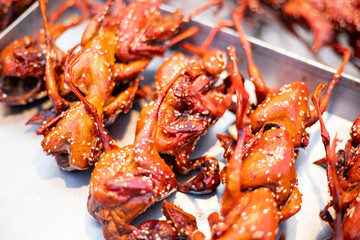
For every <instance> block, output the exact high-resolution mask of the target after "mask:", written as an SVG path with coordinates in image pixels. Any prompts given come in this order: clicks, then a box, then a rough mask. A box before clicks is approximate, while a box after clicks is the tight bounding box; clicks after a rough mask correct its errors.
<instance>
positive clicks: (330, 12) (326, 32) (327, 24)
mask: <svg viewBox="0 0 360 240" xmlns="http://www.w3.org/2000/svg"><path fill="white" fill-rule="evenodd" d="M238 2H239V3H240V4H241V5H242V8H243V10H245V9H249V10H251V11H258V12H261V11H260V9H261V4H260V2H264V3H266V4H269V5H271V6H272V7H274V8H278V9H281V11H282V13H284V14H285V15H287V16H290V17H292V18H294V19H301V20H304V21H305V23H306V24H307V25H308V26H309V28H310V30H311V32H312V33H313V34H314V40H313V44H312V50H313V51H314V52H316V51H318V50H319V49H321V48H322V47H323V46H325V45H328V44H330V43H333V42H335V39H334V38H335V36H336V34H337V33H338V32H341V31H346V32H348V33H350V35H351V36H352V37H351V41H352V40H354V38H355V39H356V38H357V37H356V36H357V35H358V33H359V30H360V11H359V5H358V2H357V1H351V0H337V1H333V0H271V1H269V0H264V1H259V0H238ZM353 35H354V36H353ZM354 49H355V52H358V49H359V46H357V45H356V43H354ZM357 56H358V55H357Z"/></svg>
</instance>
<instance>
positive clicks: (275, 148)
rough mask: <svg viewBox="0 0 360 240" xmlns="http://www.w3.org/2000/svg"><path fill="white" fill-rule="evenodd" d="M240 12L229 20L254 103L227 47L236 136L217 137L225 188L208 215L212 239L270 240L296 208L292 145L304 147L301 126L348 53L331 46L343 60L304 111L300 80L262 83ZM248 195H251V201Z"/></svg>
mask: <svg viewBox="0 0 360 240" xmlns="http://www.w3.org/2000/svg"><path fill="white" fill-rule="evenodd" d="M242 14H243V9H241V8H238V9H237V10H236V11H235V12H234V14H233V20H234V24H235V27H236V29H237V30H238V33H239V37H240V41H241V44H242V46H243V48H244V50H245V54H246V57H247V59H248V73H249V77H250V79H251V80H252V81H253V83H254V85H255V90H256V93H257V94H256V95H257V97H258V102H259V103H258V105H257V106H255V107H252V109H251V110H250V105H249V104H248V97H247V96H248V94H247V93H246V91H245V89H244V87H243V82H242V81H243V80H242V78H241V76H240V74H239V72H238V69H237V66H236V53H235V51H234V49H232V48H231V49H230V50H229V54H230V56H231V58H232V59H233V64H232V65H233V70H232V71H231V74H230V76H231V79H232V82H233V84H236V86H237V89H236V90H237V99H238V101H237V111H236V127H237V140H236V143H234V141H233V140H231V139H230V138H229V137H226V136H220V137H219V140H220V141H221V143H222V145H223V146H224V147H226V148H227V149H225V154H224V157H225V159H226V160H227V166H226V168H225V169H224V170H223V173H222V180H223V182H224V184H225V192H224V195H223V198H222V199H221V204H222V208H221V212H220V214H218V213H213V214H212V215H210V217H209V222H210V226H211V229H212V238H213V239H254V238H261V239H276V234H277V231H278V230H277V229H278V228H277V226H278V223H279V222H280V221H283V220H285V219H287V218H289V217H291V216H293V215H294V214H296V213H297V212H298V211H299V210H300V207H301V194H300V192H299V190H298V188H297V186H296V185H297V176H296V172H295V159H296V153H295V149H297V148H299V147H305V146H306V145H307V143H308V134H307V133H306V128H307V127H309V126H311V125H312V124H314V123H315V122H316V121H317V119H318V116H320V115H321V114H322V113H323V112H324V110H325V109H326V107H327V104H328V102H329V98H330V94H331V92H332V89H333V88H334V86H335V85H336V84H337V83H338V81H339V78H340V74H341V72H342V69H343V67H344V65H345V64H346V63H347V61H348V60H349V58H350V51H349V50H348V49H346V48H344V47H341V46H335V47H334V48H335V49H336V50H338V51H339V52H341V53H342V54H343V55H344V61H343V63H342V64H341V66H340V67H339V69H338V71H337V73H335V75H334V76H333V78H332V79H331V81H330V85H329V88H328V89H327V91H326V93H325V95H324V96H323V97H322V98H321V100H319V102H320V103H319V108H318V111H317V112H315V111H310V110H309V105H308V101H307V96H308V89H307V87H306V86H305V85H304V84H303V83H301V82H293V83H290V84H288V85H285V86H283V87H282V88H280V89H278V90H270V89H269V88H268V87H266V85H265V83H264V81H263V78H262V76H261V74H260V71H259V70H258V69H257V67H256V65H255V63H254V61H253V59H252V54H251V46H250V44H249V42H248V40H247V39H246V36H245V33H244V31H243V29H242V27H241V25H240V22H241V21H242ZM258 84H259V86H257V85H258ZM259 99H260V100H259ZM319 99H320V97H319ZM254 108H255V109H254ZM245 142H246V144H245ZM260 195H262V197H260ZM253 196H257V197H256V198H254V199H253V198H252V197H253ZM243 198H244V200H243ZM245 199H246V200H245ZM255 199H256V200H255ZM255 202H256V203H255ZM270 203H271V204H270ZM254 219H256V220H254ZM233 226H235V227H233ZM241 226H243V227H242V228H241Z"/></svg>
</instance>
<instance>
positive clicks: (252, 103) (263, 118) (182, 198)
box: [0, 0, 360, 239]
mask: <svg viewBox="0 0 360 240" xmlns="http://www.w3.org/2000/svg"><path fill="white" fill-rule="evenodd" d="M38 3H39V7H38V9H37V11H36V12H32V13H29V16H24V19H29V21H30V19H33V20H31V21H38V22H41V23H42V24H41V25H42V26H43V29H41V30H40V29H34V32H33V35H29V36H24V34H23V33H22V32H21V31H18V32H16V28H14V29H13V30H12V32H10V33H9V35H8V39H9V38H10V39H12V41H10V42H6V43H5V42H2V44H3V46H4V48H3V50H2V52H1V58H0V60H1V61H0V64H1V71H2V80H1V82H0V93H1V94H0V95H1V96H0V101H1V103H0V113H1V118H0V119H1V122H0V129H1V131H2V132H3V134H2V139H0V141H2V142H4V157H3V158H4V160H3V165H2V166H3V167H2V169H3V172H4V174H3V175H2V176H0V180H1V181H2V182H4V183H6V184H4V185H3V186H1V187H0V192H2V198H1V200H0V206H8V207H7V208H2V210H3V213H4V216H6V218H8V219H9V220H8V221H4V220H1V221H0V225H2V226H3V227H2V228H1V229H4V230H0V231H3V233H1V232H0V234H1V235H2V236H4V239H18V238H21V236H22V235H26V236H27V237H29V238H30V239H32V238H34V239H49V238H51V237H52V238H55V239H64V238H65V239H72V238H75V239H84V238H85V239H104V238H105V239H230V238H234V239H239V238H245V239H276V238H278V237H281V238H282V237H284V236H286V238H289V239H301V237H306V238H307V239H315V238H326V237H330V236H331V235H332V229H333V230H334V232H335V236H338V235H339V233H338V232H339V230H338V229H340V228H341V227H340V225H338V223H337V221H339V220H338V219H339V217H338V216H339V215H340V214H342V215H344V216H348V215H349V213H345V212H344V211H343V210H341V211H342V212H341V211H340V210H339V207H338V202H339V200H338V199H339V198H338V196H337V195H335V194H334V190H333V189H334V187H333V185H332V184H331V182H332V181H331V180H329V182H330V196H329V195H328V194H327V179H326V174H325V170H324V169H322V168H321V167H319V166H318V165H315V164H312V162H314V161H315V160H316V158H315V156H320V155H321V153H322V152H321V151H319V150H318V149H319V145H321V142H319V139H320V137H319V136H320V135H319V132H320V129H319V128H316V124H315V123H316V122H317V121H318V118H320V120H321V125H322V127H321V129H322V130H323V129H324V127H323V125H324V123H323V119H322V118H321V115H322V114H323V113H324V112H325V114H324V117H325V116H330V118H329V119H330V120H331V119H334V121H335V122H336V123H337V124H338V123H339V122H341V123H344V124H345V125H346V124H349V123H350V122H348V121H347V120H346V119H350V118H351V116H352V115H354V114H358V113H355V112H356V109H357V108H356V107H354V106H357V104H359V103H358V102H359V100H360V98H358V97H356V96H359V92H358V91H357V90H359V88H360V87H359V86H360V85H359V82H358V79H356V78H354V77H352V76H350V75H346V74H343V76H342V73H343V71H344V67H345V65H346V64H347V62H348V61H349V59H350V56H351V52H350V51H349V50H348V49H347V48H346V47H343V46H341V45H335V46H333V49H334V51H336V52H338V53H340V55H342V56H343V60H342V62H339V63H338V66H339V67H338V70H337V71H333V72H332V71H329V70H328V69H323V68H321V67H319V66H314V65H311V64H309V63H307V62H304V61H302V60H299V59H294V58H292V57H289V56H286V55H283V54H281V53H280V51H277V50H276V48H267V47H265V46H262V45H261V44H259V43H256V41H249V38H248V36H247V35H246V34H245V32H244V30H243V28H242V26H241V24H242V22H243V20H244V19H243V16H244V15H243V14H244V8H243V6H244V5H243V6H240V7H238V8H237V9H236V10H235V9H231V10H229V9H228V8H227V7H226V1H225V0H223V1H220V0H209V1H201V3H200V2H199V3H197V4H199V6H195V5H196V4H195V5H194V6H184V7H185V10H184V9H180V8H176V9H172V8H171V7H169V5H170V6H171V1H170V2H166V3H163V2H162V1H152V0H148V1H147V0H146V1H145V0H137V1H130V2H125V1H121V0H109V1H106V2H101V1H90V0H84V1H73V0H65V1H61V2H57V3H56V2H53V1H49V2H47V1H45V0H39V2H38ZM253 3H257V2H256V1H254V2H253ZM52 4H54V6H57V7H52V6H51V5H52ZM167 4H169V5H167ZM249 4H250V1H249ZM175 5H176V4H175ZM249 6H250V5H249ZM221 7H223V8H221ZM48 9H51V10H50V11H49V10H48ZM224 10H225V11H227V12H228V14H229V16H232V18H230V19H226V17H225V18H222V17H220V16H223V13H221V11H224ZM218 13H220V14H219V17H216V16H217V15H216V14H218ZM207 15H214V16H215V17H214V19H216V21H214V22H212V23H211V24H206V23H205V22H206V21H205V20H204V22H202V20H201V19H202V18H205V19H206V16H207ZM22 25H26V22H22V23H20V24H19V29H21V28H20V26H22ZM79 29H81V31H80V30H79ZM69 34H70V35H69ZM75 36H76V39H77V40H75V41H74V44H73V45H72V46H70V47H64V46H65V45H66V44H65V43H67V42H69V40H70V39H71V40H73V38H75ZM0 41H1V39H0ZM4 41H5V40H4ZM247 76H248V77H247ZM324 82H329V85H328V88H327V90H326V91H325V92H324V94H323V96H322V97H320V95H319V94H320V93H321V91H322V90H323V88H324V86H325V85H323V84H322V83H324ZM319 84H320V85H319ZM318 85H319V86H320V87H318V89H319V88H321V90H317V91H315V94H316V96H317V98H318V102H317V103H316V104H318V105H319V106H317V107H316V108H315V109H313V108H312V107H311V106H310V105H309V102H308V96H309V95H311V94H312V92H313V91H314V89H315V87H316V86H318ZM152 89H153V90H152ZM342 94H344V96H341V95H342ZM314 96H315V95H314ZM334 99H335V100H334ZM349 99H351V103H350V104H348V102H347V101H348V100H349ZM316 104H315V105H316ZM344 106H348V107H351V108H352V109H353V111H347V108H346V107H344ZM326 111H328V112H326ZM331 114H333V115H334V116H333V117H331ZM338 116H340V117H338ZM338 118H340V119H338ZM234 123H235V126H236V133H235V134H233V133H232V132H231V131H230V133H231V134H230V135H231V136H228V135H227V134H228V128H229V127H230V126H231V125H232V124H234ZM355 125H356V124H355ZM356 126H357V125H356ZM310 127H311V128H310ZM22 129H26V130H24V131H23V130H22ZM309 129H310V130H309ZM309 131H310V133H309ZM353 132H355V135H356V134H357V133H358V132H357V130H356V129H355V130H353ZM344 134H345V133H344ZM353 135H354V134H353ZM355 135H354V136H353V137H352V140H351V141H350V143H348V145H347V146H348V147H347V150H346V152H345V153H339V154H338V156H339V159H344V158H346V159H348V160H346V161H345V160H344V161H345V162H346V163H344V164H346V166H350V165H351V166H352V165H354V164H356V159H355V158H356V156H357V155H358V150H356V146H355V145H354V143H355V141H356V136H357V135H356V136H355ZM309 136H310V138H309ZM313 136H315V138H314V140H312V139H313ZM5 139H9V140H11V141H5ZM15 139H18V140H15ZM14 143H16V144H17V145H18V146H22V149H24V150H23V151H11V153H10V152H9V151H10V149H12V147H11V146H12V145H13V144H14ZM350 146H351V147H350ZM350 148H351V149H350ZM341 154H343V155H341ZM327 155H329V153H328V151H327ZM333 155H334V154H333ZM341 156H343V157H341ZM318 158H320V157H318ZM29 159H30V160H29ZM31 159H33V160H31ZM54 159H55V161H54ZM329 162H330V161H329ZM11 165H13V166H12V167H10V166H11ZM16 169H17V170H18V172H16ZM329 169H331V167H328V170H327V171H328V177H329V175H331V174H329V172H330V171H329ZM314 171H315V172H316V173H317V174H314ZM346 171H347V170H346ZM350 171H351V170H349V173H350ZM319 173H322V174H319ZM332 174H333V173H332ZM346 174H348V172H346V173H345V172H344V173H343V175H342V176H341V177H340V178H339V180H337V181H339V182H341V181H342V182H341V184H343V185H344V184H345V185H346V184H347V185H346V186H348V185H349V184H350V182H349V181H351V180H349V179H347V177H348V176H347V175H346ZM355 175H356V173H355V174H354V176H355ZM349 176H350V174H349ZM313 178H316V180H314V179H313ZM331 178H332V179H334V178H335V177H334V175H331ZM309 179H310V180H313V181H312V182H305V183H304V180H305V181H307V180H309ZM329 179H330V178H329ZM318 181H320V182H318ZM343 185H341V191H343V192H347V191H348V190H349V189H348V188H346V189H345V188H344V186H343ZM349 188H350V187H349ZM317 189H321V191H319V190H317ZM335 189H337V190H336V191H339V189H340V185H336V184H335ZM331 198H332V199H333V200H332V201H331V202H330V203H329V204H328V205H326V204H327V202H328V199H331ZM309 199H311V200H310V202H314V201H316V202H318V203H319V206H314V205H313V204H309ZM24 200H26V201H28V202H29V203H30V204H28V205H27V206H26V205H25V204H24ZM351 204H353V203H350V205H351ZM331 206H333V208H334V209H335V213H336V214H335V215H336V217H334V215H332V213H330V212H329V211H328V209H329V208H330V207H331ZM342 206H345V205H342ZM160 208H161V209H160ZM349 208H350V207H349ZM317 209H319V211H317ZM320 209H324V210H323V211H322V214H321V218H320V217H319V216H318V212H320ZM20 212H21V214H20V216H19V219H21V220H20V221H24V222H26V224H25V227H24V228H23V229H22V230H21V231H14V227H13V226H14V225H13V224H14V221H15V218H14V216H17V215H19V213H20ZM10 213H12V214H10ZM55 216H56V217H55ZM314 216H315V217H314ZM49 218H51V220H48V221H47V220H45V219H49ZM304 218H305V219H306V218H310V219H311V220H310V221H308V222H306V221H304ZM345 218H346V217H345ZM322 219H323V220H326V221H327V222H328V223H329V226H330V227H328V226H327V225H326V224H325V223H323V222H322ZM333 219H334V220H333ZM345 222H346V221H345V220H344V226H345V225H346V224H351V223H348V222H350V221H348V222H346V224H345ZM265 223H266V224H265ZM35 226H37V227H35ZM65 226H67V228H66V227H65ZM309 226H312V227H313V228H309ZM64 227H65V228H64ZM302 231H304V232H302ZM344 232H346V231H345V230H344ZM348 232H349V231H348ZM300 233H301V234H300ZM302 233H304V234H305V235H303V234H302Z"/></svg>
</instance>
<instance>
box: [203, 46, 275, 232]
mask: <svg viewBox="0 0 360 240" xmlns="http://www.w3.org/2000/svg"><path fill="white" fill-rule="evenodd" d="M229 54H230V56H231V58H232V59H233V62H234V64H233V66H234V69H233V70H232V72H231V75H230V76H231V79H232V81H234V84H236V85H237V89H236V94H237V99H238V101H237V108H236V117H237V119H236V126H237V132H238V138H237V142H236V146H235V148H234V150H233V153H232V154H231V156H230V158H229V159H228V162H227V166H226V169H225V174H224V175H225V181H224V182H225V191H224V195H223V197H222V198H221V211H220V213H217V212H214V213H212V214H211V215H210V216H209V218H208V220H209V224H210V227H211V237H212V239H275V237H276V234H277V231H278V226H277V225H278V222H279V215H280V213H279V210H278V207H277V203H276V200H275V195H274V194H273V193H272V192H271V191H270V190H269V188H266V187H261V186H260V187H259V188H257V189H254V190H252V189H251V188H247V189H246V186H245V185H243V184H246V183H244V179H245V178H243V172H244V171H247V167H246V166H245V165H246V164H248V163H246V160H243V159H244V157H245V155H246V148H245V140H246V138H247V136H246V135H248V134H249V133H248V132H247V131H248V127H247V125H248V124H249V122H248V121H246V118H245V113H246V111H247V109H248V96H249V95H248V93H247V92H246V91H245V89H244V86H243V83H242V79H241V76H240V74H239V72H238V70H237V67H236V53H235V49H234V48H232V49H230V50H229ZM269 131H270V130H269ZM245 169H246V170H245ZM257 177H258V176H257V175H256V173H254V175H253V176H251V177H250V178H251V179H246V181H247V182H248V183H249V182H250V181H249V180H252V179H255V181H256V180H257ZM260 177H261V176H260ZM242 189H246V190H245V191H243V190H242ZM260 199H261V200H260Z"/></svg>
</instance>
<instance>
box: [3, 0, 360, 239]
mask: <svg viewBox="0 0 360 240" xmlns="http://www.w3.org/2000/svg"><path fill="white" fill-rule="evenodd" d="M50 3H51V5H52V6H51V7H49V10H50V11H51V9H55V8H56V5H57V4H60V3H61V1H50ZM169 4H170V5H175V4H179V2H174V1H170V2H169ZM191 6H192V7H195V6H194V5H191ZM163 8H164V10H166V11H171V9H172V8H171V7H169V6H166V5H164V6H163ZM214 19H215V17H212V16H211V10H209V11H206V12H204V13H203V14H201V15H200V16H199V17H196V18H195V19H194V20H193V21H191V23H190V25H196V26H199V27H200V33H199V34H198V35H197V36H195V37H194V38H192V39H191V41H192V42H193V43H194V44H199V43H201V42H202V40H203V38H204V37H205V36H206V35H207V33H208V31H209V29H210V28H211V26H212V25H213V24H214V22H213V21H214ZM29 26H31V28H30V27H29ZM41 26H42V20H41V18H40V13H39V10H38V9H37V7H36V4H35V5H34V6H33V8H32V9H31V10H29V11H27V12H26V13H25V14H23V15H22V17H21V19H19V20H18V21H17V22H16V24H15V25H12V27H11V28H9V29H8V31H7V33H6V34H2V35H0V47H3V46H4V45H5V44H7V43H8V42H9V41H12V40H14V39H16V38H19V37H21V36H22V35H24V34H29V33H30V32H32V31H35V30H36V29H38V28H39V27H41ZM82 27H84V25H83V26H82ZM80 33H81V31H79V30H72V31H68V32H66V33H65V35H64V36H63V37H62V38H60V39H58V41H57V44H58V45H59V46H62V47H64V48H67V47H70V46H69V45H71V43H69V39H72V40H74V41H75V42H76V38H77V39H79V38H80ZM250 40H251V41H252V43H253V46H254V48H253V49H254V53H253V54H254V60H255V62H256V64H257V65H258V67H259V68H260V71H261V72H262V74H263V77H264V78H265V80H266V83H267V84H268V85H269V86H271V87H279V86H281V85H283V84H285V83H288V82H291V81H297V80H302V81H305V82H306V84H307V85H308V87H309V89H310V92H312V91H313V90H314V89H315V86H316V85H317V84H318V83H320V82H325V81H328V80H329V79H331V77H332V74H333V72H334V71H335V70H334V69H333V68H331V67H327V66H324V65H322V64H319V63H317V62H315V61H313V60H309V59H306V58H304V57H300V56H297V55H295V54H293V53H290V52H287V51H285V50H281V49H279V48H276V47H274V46H271V45H269V44H266V43H265V42H262V41H259V40H257V39H253V38H251V39H250ZM213 45H216V46H219V47H221V48H223V49H225V48H226V47H227V46H228V45H235V46H237V47H238V54H239V57H240V64H239V66H240V69H241V71H242V72H244V73H245V72H246V66H245V57H244V55H243V52H242V50H241V47H239V41H238V38H237V36H236V33H235V32H234V31H232V30H225V31H222V32H221V33H220V34H219V35H217V37H216V39H215V41H214V43H213ZM177 50H178V49H172V50H170V51H169V52H168V55H169V54H171V53H172V52H174V51H177ZM162 60H163V59H162V58H156V59H154V61H153V62H152V64H151V65H150V66H149V68H148V69H147V70H146V71H145V72H144V77H145V80H146V81H149V82H151V81H153V78H154V74H155V72H156V69H157V66H159V64H160V63H161V62H162ZM338 64H340V62H339V63H338ZM39 105H40V103H33V104H30V105H28V106H23V107H9V106H6V105H5V104H2V103H0V133H1V134H0V143H1V144H2V148H1V149H2V157H1V165H0V170H1V174H0V182H1V184H0V213H1V218H0V236H1V239H6V240H10V239H11V240H12V239H36V240H39V239H92V240H95V239H103V236H102V230H101V228H100V225H99V224H98V223H97V221H96V220H95V219H93V218H92V217H91V216H90V215H89V213H88V212H87V209H86V201H87V195H88V182H89V179H90V175H91V170H87V171H84V172H64V171H62V170H60V169H59V168H58V167H57V165H56V163H55V160H54V159H53V158H52V157H48V156H46V155H45V154H44V152H43V151H42V148H41V146H40V141H41V140H42V137H40V136H36V135H35V131H36V127H35V126H26V125H25V123H26V121H27V120H28V119H29V118H30V117H32V116H33V114H35V113H36V112H37V110H38V107H39ZM359 106H360V80H359V79H357V78H355V77H353V76H351V75H348V74H343V78H342V80H341V82H340V84H339V85H338V86H337V87H336V90H335V92H334V94H333V96H332V99H331V103H330V107H329V108H328V112H327V113H326V114H325V118H326V124H327V126H328V129H329V130H330V133H331V136H333V135H334V133H335V132H338V134H339V137H340V138H342V139H345V140H346V139H348V131H349V128H350V126H351V123H352V121H353V120H354V119H355V118H356V117H357V116H358V115H360V109H359ZM140 107H141V106H140V104H135V108H134V109H133V110H132V111H130V112H129V113H128V114H127V115H122V116H120V117H119V119H118V120H117V121H116V122H115V123H114V125H112V126H111V128H110V134H111V135H112V136H113V137H114V138H115V139H116V140H117V142H118V144H119V145H123V144H125V143H131V142H132V141H133V139H134V131H135V124H136V120H137V116H138V113H139V110H140ZM233 122H234V116H233V115H232V114H231V113H226V114H225V116H224V117H223V118H222V119H220V121H219V122H218V123H217V124H216V125H215V126H213V127H212V128H211V129H210V130H209V132H208V133H207V134H206V135H205V136H204V137H203V138H202V139H201V141H200V142H199V143H198V147H197V149H196V151H195V153H194V156H199V155H201V154H204V153H208V154H211V155H213V156H216V157H217V158H218V159H219V160H220V161H221V164H222V165H223V164H224V163H223V158H222V149H221V148H220V147H219V144H218V143H217V141H216V137H215V134H217V133H226V132H227V127H228V126H229V125H231V124H232V123H233ZM310 134H311V135H310V144H309V146H308V147H307V148H306V149H305V150H301V151H300V154H299V157H298V159H297V162H296V169H297V173H298V178H299V188H300V191H301V193H302V194H303V204H302V209H301V211H300V212H299V213H298V214H297V215H295V216H294V217H292V218H290V219H289V220H287V221H286V222H284V223H283V224H281V229H280V232H283V231H286V236H287V239H324V238H326V237H327V236H330V235H331V232H330V230H329V228H328V227H327V226H326V224H325V223H323V222H321V221H320V218H319V217H318V213H319V211H320V209H322V208H323V207H324V206H325V204H326V203H327V201H328V200H329V195H328V190H327V189H328V187H327V179H326V173H325V170H324V169H322V168H321V167H319V166H316V165H314V164H313V162H314V161H315V160H317V159H319V158H322V157H323V156H324V150H323V146H322V143H321V137H320V129H319V127H318V125H315V126H313V127H312V128H311V130H310ZM222 192H223V187H222V186H220V187H219V188H218V190H217V192H216V193H214V194H210V195H206V196H192V195H185V194H182V193H176V194H173V195H171V196H170V197H169V201H171V202H174V203H175V204H177V205H180V207H182V208H183V209H184V210H185V211H188V212H190V213H192V214H194V215H195V216H196V217H197V218H198V225H199V228H200V230H202V231H203V232H205V233H206V234H207V236H209V227H208V224H207V216H208V215H209V213H211V212H213V211H218V210H219V199H220V198H221V196H222ZM160 208H161V203H158V204H155V205H154V206H152V207H151V208H149V209H148V210H147V211H146V212H145V213H144V214H143V215H141V216H140V217H139V218H138V219H136V220H135V222H134V224H136V223H139V222H141V221H143V220H144V219H149V218H160V217H162V213H161V211H160Z"/></svg>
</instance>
